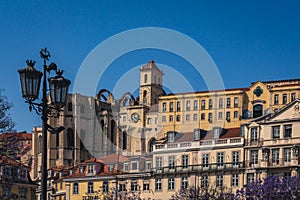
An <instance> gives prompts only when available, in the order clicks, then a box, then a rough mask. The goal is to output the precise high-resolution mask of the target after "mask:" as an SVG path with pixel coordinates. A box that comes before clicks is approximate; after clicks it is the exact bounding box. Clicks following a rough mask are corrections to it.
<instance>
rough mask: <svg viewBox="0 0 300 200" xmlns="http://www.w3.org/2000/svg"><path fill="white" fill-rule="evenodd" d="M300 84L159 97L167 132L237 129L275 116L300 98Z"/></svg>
mask: <svg viewBox="0 0 300 200" xmlns="http://www.w3.org/2000/svg"><path fill="white" fill-rule="evenodd" d="M299 88H300V80H299V79H295V80H282V81H266V82H260V81H258V82H255V83H252V84H251V86H250V87H249V88H235V89H225V90H217V91H199V92H190V93H180V94H170V95H164V96H160V97H159V108H160V109H159V113H160V120H161V124H162V125H163V126H164V132H167V131H178V132H181V131H184V132H186V131H191V130H193V129H194V128H200V129H204V130H211V129H212V128H213V127H215V126H218V127H224V128H234V127H239V126H240V124H243V123H245V122H247V121H249V120H252V119H255V118H258V117H261V116H264V115H266V114H269V113H274V112H276V111H277V110H278V109H280V108H282V107H283V106H285V105H287V104H288V103H290V102H292V101H293V100H295V99H296V98H299Z"/></svg>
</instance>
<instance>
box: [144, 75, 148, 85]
mask: <svg viewBox="0 0 300 200" xmlns="http://www.w3.org/2000/svg"><path fill="white" fill-rule="evenodd" d="M147 82H148V74H145V75H144V83H147Z"/></svg>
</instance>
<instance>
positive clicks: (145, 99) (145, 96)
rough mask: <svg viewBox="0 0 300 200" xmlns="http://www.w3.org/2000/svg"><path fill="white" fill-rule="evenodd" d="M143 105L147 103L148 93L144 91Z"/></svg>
mask: <svg viewBox="0 0 300 200" xmlns="http://www.w3.org/2000/svg"><path fill="white" fill-rule="evenodd" d="M143 103H144V104H146V103H147V91H146V90H144V93H143Z"/></svg>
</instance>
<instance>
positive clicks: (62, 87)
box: [18, 48, 71, 200]
mask: <svg viewBox="0 0 300 200" xmlns="http://www.w3.org/2000/svg"><path fill="white" fill-rule="evenodd" d="M40 56H41V58H42V59H43V60H44V64H43V67H44V71H43V72H40V71H38V70H36V69H35V68H34V64H35V61H32V60H27V61H26V63H27V65H28V66H27V67H26V68H25V69H20V70H18V72H19V74H20V81H21V88H22V97H23V98H24V99H25V102H26V103H28V104H29V110H30V111H32V109H34V110H35V111H36V113H37V114H39V115H41V116H42V121H43V124H42V178H41V197H42V198H41V199H42V200H46V199H47V131H50V132H51V133H56V134H58V132H60V131H62V130H63V129H64V128H63V127H59V128H53V127H51V126H50V125H49V124H47V120H48V116H49V115H50V114H51V112H52V110H54V111H56V112H57V115H58V114H59V112H60V111H61V109H62V108H63V107H64V106H65V102H66V97H67V94H68V88H69V85H70V84H71V81H69V80H68V79H65V78H64V77H63V76H62V74H63V71H62V70H58V69H57V66H56V64H55V63H51V64H50V65H48V66H47V60H49V58H50V53H49V51H48V50H47V49H46V48H45V49H42V50H41V51H40ZM50 71H55V72H56V76H55V77H51V78H49V79H48V81H49V87H50V91H49V93H50V103H48V100H47V72H48V73H50ZM42 77H43V80H42V81H43V86H42V87H43V89H42V90H43V97H42V100H41V102H39V103H36V102H35V100H36V99H38V96H39V91H40V83H41V78H42Z"/></svg>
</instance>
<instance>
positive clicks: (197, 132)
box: [194, 128, 200, 140]
mask: <svg viewBox="0 0 300 200" xmlns="http://www.w3.org/2000/svg"><path fill="white" fill-rule="evenodd" d="M194 140H200V129H199V128H196V129H194Z"/></svg>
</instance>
